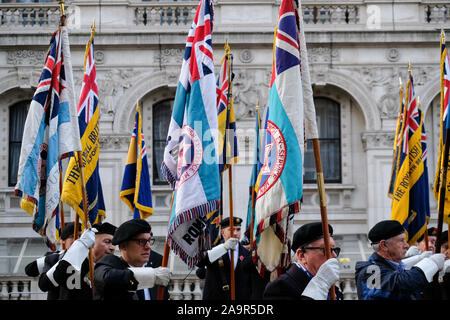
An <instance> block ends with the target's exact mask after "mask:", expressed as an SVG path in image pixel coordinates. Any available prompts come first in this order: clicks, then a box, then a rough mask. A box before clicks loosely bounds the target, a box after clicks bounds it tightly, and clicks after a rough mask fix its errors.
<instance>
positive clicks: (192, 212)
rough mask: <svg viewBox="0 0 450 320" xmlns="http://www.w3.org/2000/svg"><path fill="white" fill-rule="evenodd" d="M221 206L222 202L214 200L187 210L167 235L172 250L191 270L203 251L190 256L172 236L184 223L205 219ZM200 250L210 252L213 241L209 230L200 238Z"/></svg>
mask: <svg viewBox="0 0 450 320" xmlns="http://www.w3.org/2000/svg"><path fill="white" fill-rule="evenodd" d="M219 206H220V200H212V201H208V202H207V203H204V204H201V205H199V206H197V207H194V208H191V209H189V210H185V211H184V212H181V213H180V214H178V215H177V217H176V219H175V221H174V222H173V223H172V225H171V226H170V227H169V231H168V235H167V243H168V244H169V246H170V247H171V248H172V250H173V251H174V252H175V253H176V254H178V255H179V257H180V258H181V260H183V261H184V262H185V263H186V264H187V265H188V266H189V267H190V268H192V267H193V266H194V265H196V264H197V263H198V262H199V261H200V258H201V256H202V251H203V250H199V252H198V254H197V255H195V256H189V255H188V254H187V253H186V251H185V250H184V249H183V248H182V247H181V246H180V245H179V244H178V243H177V242H176V241H174V240H173V239H172V234H173V233H174V232H175V230H176V229H177V228H178V227H179V226H180V225H182V224H183V223H185V222H187V221H190V220H193V219H197V218H201V217H205V218H206V215H207V214H208V213H209V212H213V211H216V210H218V209H219ZM198 241H199V245H200V248H202V249H204V250H208V249H210V247H211V241H210V235H209V233H208V231H207V228H206V229H205V233H203V234H202V235H201V236H199V238H198Z"/></svg>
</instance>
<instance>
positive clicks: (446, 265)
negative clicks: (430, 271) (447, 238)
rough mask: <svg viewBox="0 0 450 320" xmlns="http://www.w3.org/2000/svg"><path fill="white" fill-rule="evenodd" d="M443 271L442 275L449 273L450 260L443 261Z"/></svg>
mask: <svg viewBox="0 0 450 320" xmlns="http://www.w3.org/2000/svg"><path fill="white" fill-rule="evenodd" d="M443 271H444V273H450V259H447V260H445V262H444V268H443Z"/></svg>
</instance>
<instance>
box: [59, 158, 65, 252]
mask: <svg viewBox="0 0 450 320" xmlns="http://www.w3.org/2000/svg"><path fill="white" fill-rule="evenodd" d="M62 187H63V178H62V166H61V160H59V193H60V194H61V193H62ZM59 214H60V219H61V222H60V223H61V231H62V230H64V225H65V221H64V205H63V202H62V201H61V198H60V199H59ZM59 239H60V241H61V235H60V237H59ZM62 249H63V250H66V245H65V244H64V243H63V244H62Z"/></svg>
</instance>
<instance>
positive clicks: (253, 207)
mask: <svg viewBox="0 0 450 320" xmlns="http://www.w3.org/2000/svg"><path fill="white" fill-rule="evenodd" d="M258 105H259V101H256V117H257V119H256V120H257V121H259V119H258V117H259V106H258ZM258 127H259V126H258ZM258 134H259V132H255V141H256V138H257V136H256V135H258ZM256 151H258V150H256ZM256 165H257V164H256ZM251 192H252V203H251V210H252V212H251V218H250V237H249V242H250V250H251V249H252V248H253V228H254V227H255V221H254V220H255V202H256V195H255V186H254V185H253V186H252V187H251Z"/></svg>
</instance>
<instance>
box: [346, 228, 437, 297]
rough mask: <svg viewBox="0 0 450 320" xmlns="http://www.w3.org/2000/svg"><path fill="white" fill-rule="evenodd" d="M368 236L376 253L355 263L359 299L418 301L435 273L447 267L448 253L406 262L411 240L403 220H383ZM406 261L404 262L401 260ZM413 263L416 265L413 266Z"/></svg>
mask: <svg viewBox="0 0 450 320" xmlns="http://www.w3.org/2000/svg"><path fill="white" fill-rule="evenodd" d="M368 238H369V240H370V241H371V245H372V248H373V249H374V251H375V252H374V253H373V254H372V255H371V256H370V258H369V260H368V261H364V262H357V263H356V266H355V270H356V273H355V278H356V289H357V293H358V299H360V300H417V299H421V298H422V296H421V291H422V290H424V289H426V288H427V287H428V285H429V283H430V282H432V280H433V276H434V275H435V274H436V273H437V272H438V271H439V270H441V269H442V267H443V266H444V260H445V256H444V255H443V254H433V255H431V256H429V257H420V256H419V258H420V259H417V261H415V262H414V264H413V263H409V264H410V265H409V266H406V265H405V261H408V260H403V259H404V258H405V254H406V251H407V249H408V243H407V242H406V234H405V232H404V229H403V226H402V225H401V224H400V222H398V221H395V220H384V221H381V222H378V223H377V224H376V225H375V226H373V228H372V229H370V231H369V234H368ZM402 260H403V261H402ZM411 264H413V265H411Z"/></svg>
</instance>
